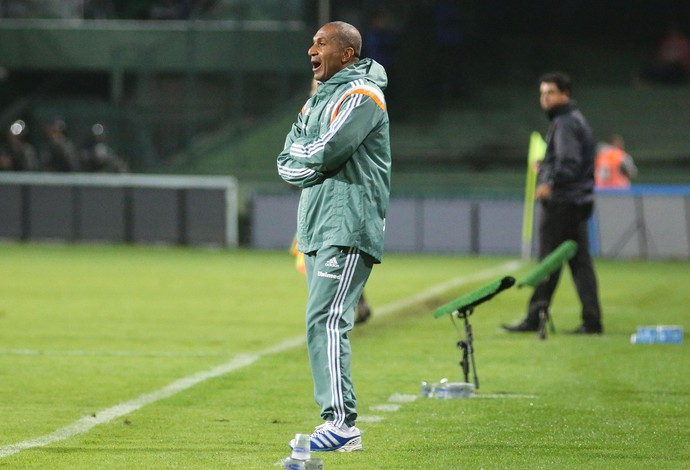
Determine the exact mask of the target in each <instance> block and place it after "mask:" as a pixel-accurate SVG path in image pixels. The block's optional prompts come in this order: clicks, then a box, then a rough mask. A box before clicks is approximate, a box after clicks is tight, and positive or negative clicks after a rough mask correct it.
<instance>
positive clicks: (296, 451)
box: [290, 434, 311, 461]
mask: <svg viewBox="0 0 690 470" xmlns="http://www.w3.org/2000/svg"><path fill="white" fill-rule="evenodd" d="M310 441H311V436H309V434H295V445H294V447H293V448H292V455H291V456H290V457H291V458H293V459H295V460H302V461H305V460H309V457H311V455H310V448H311V442H310Z"/></svg>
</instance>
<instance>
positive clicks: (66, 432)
mask: <svg viewBox="0 0 690 470" xmlns="http://www.w3.org/2000/svg"><path fill="white" fill-rule="evenodd" d="M521 265H522V262H521V261H511V262H508V263H505V264H503V265H501V266H498V267H496V268H491V269H487V270H484V271H479V272H477V273H475V274H472V275H469V276H462V277H457V278H455V279H452V280H450V281H448V282H445V283H443V284H439V285H437V286H434V287H432V288H430V289H428V290H426V291H424V292H421V293H419V294H417V295H414V296H412V297H409V298H408V299H404V300H401V301H399V302H394V303H392V304H388V305H385V306H383V307H379V308H377V310H376V313H377V316H381V315H388V314H390V313H393V312H395V311H396V310H399V309H402V308H405V307H407V306H409V305H412V304H415V303H419V302H422V301H424V300H426V299H428V298H431V297H433V296H436V295H439V294H442V293H443V292H445V291H446V290H449V289H452V288H455V287H458V286H461V285H463V284H467V283H469V282H473V281H480V280H484V279H486V278H489V277H492V276H495V275H498V274H502V273H504V272H505V271H506V270H510V269H517V268H518V267H520V266H521ZM304 342H305V338H304V337H299V338H293V339H290V340H287V341H283V342H282V343H278V344H276V345H275V346H272V347H269V348H266V349H264V350H263V351H259V352H257V353H255V354H239V355H237V356H236V357H235V358H233V359H232V360H231V361H230V362H227V363H225V364H221V365H219V366H216V367H214V368H212V369H209V370H206V371H202V372H198V373H196V374H193V375H190V376H188V377H183V378H181V379H179V380H176V381H174V382H172V383H171V384H169V385H167V386H165V387H163V388H161V389H159V390H156V391H154V392H151V393H146V394H144V395H140V396H138V397H137V398H135V399H133V400H130V401H127V402H124V403H120V404H118V405H115V406H113V407H110V408H106V409H104V410H101V411H99V412H97V413H96V414H95V415H94V416H82V417H81V418H79V419H78V420H76V421H74V422H73V423H71V424H68V425H67V426H65V427H63V428H60V429H57V430H55V431H53V432H51V433H50V434H46V435H43V436H40V437H37V438H35V439H30V440H28V441H23V442H18V443H16V444H9V445H6V446H3V447H0V459H1V458H4V457H8V456H10V455H14V454H17V453H19V452H21V451H23V450H26V449H31V448H34V447H43V446H46V445H50V444H54V443H56V442H60V441H64V440H66V439H69V438H71V437H74V436H77V435H79V434H84V433H86V432H88V431H90V430H91V429H92V428H94V427H95V426H98V425H99V424H104V423H108V422H110V421H112V420H114V419H116V418H119V417H121V416H124V415H127V414H129V413H132V412H134V411H137V410H139V409H141V408H143V407H144V406H146V405H150V404H151V403H155V402H157V401H159V400H163V399H165V398H169V397H171V396H173V395H176V394H177V393H180V392H182V391H184V390H187V389H189V388H191V387H193V386H194V385H197V384H199V383H201V382H204V381H206V380H208V379H212V378H215V377H220V376H221V375H225V374H228V373H230V372H233V371H235V370H238V369H241V368H243V367H246V366H248V365H251V364H253V363H254V362H256V361H257V360H259V359H260V358H261V357H263V356H267V355H270V354H277V353H282V352H285V351H288V350H290V349H292V348H295V347H297V346H300V345H302V344H304ZM362 418H364V419H361V418H360V419H361V420H362V421H369V422H375V421H380V420H382V419H383V418H381V417H379V416H370V417H366V418H365V417H362Z"/></svg>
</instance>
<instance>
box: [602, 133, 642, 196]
mask: <svg viewBox="0 0 690 470" xmlns="http://www.w3.org/2000/svg"><path fill="white" fill-rule="evenodd" d="M636 176H637V167H636V166H635V162H634V161H633V158H632V157H631V156H630V154H628V153H627V152H626V151H625V140H623V137H622V136H620V135H618V134H612V135H611V136H609V138H608V139H607V140H606V143H604V144H602V145H600V146H599V150H598V152H597V157H596V159H595V161H594V181H595V183H596V187H597V188H608V189H614V188H615V189H627V188H629V187H630V180H631V179H633V178H635V177H636Z"/></svg>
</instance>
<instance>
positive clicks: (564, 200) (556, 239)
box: [503, 72, 603, 334]
mask: <svg viewBox="0 0 690 470" xmlns="http://www.w3.org/2000/svg"><path fill="white" fill-rule="evenodd" d="M540 82H541V83H540V87H539V91H540V99H539V101H540V104H541V107H542V109H543V110H544V111H546V114H547V115H548V117H549V119H550V120H551V125H550V127H549V131H548V133H547V135H546V145H547V146H546V155H545V158H544V161H543V162H542V164H541V166H540V167H539V177H538V184H537V190H536V198H537V200H539V201H540V202H541V217H540V221H539V259H543V258H544V257H545V256H546V255H548V254H549V253H551V252H552V251H553V250H554V249H556V248H557V247H558V246H559V245H560V244H561V243H562V242H564V241H566V240H574V241H576V242H577V245H578V249H577V252H576V253H575V256H573V257H572V258H571V259H570V260H569V261H568V265H569V267H570V271H571V273H572V277H573V281H574V282H575V288H576V290H577V294H578V296H579V297H580V303H581V304H582V325H581V326H580V327H578V328H577V329H576V330H575V331H574V332H573V333H577V334H601V333H603V327H602V324H601V308H600V306H599V293H598V287H597V278H596V275H595V273H594V266H593V264H592V257H591V255H590V253H589V239H588V231H587V221H588V220H589V217H590V216H591V215H592V209H593V206H594V157H595V153H596V144H595V142H594V138H593V136H592V130H591V129H590V127H589V124H588V123H587V121H586V120H585V118H584V116H583V115H582V113H581V112H580V111H579V110H578V109H577V108H576V107H575V102H574V101H572V100H571V98H570V95H571V92H572V85H571V81H570V78H569V77H568V76H567V75H565V74H563V73H560V72H553V73H548V74H545V75H543V76H542V77H541V78H540ZM559 277H560V270H558V271H556V272H554V273H553V274H552V275H551V276H549V277H548V278H547V279H546V280H545V281H544V282H543V283H542V284H540V285H539V286H537V288H536V289H534V293H533V294H532V298H531V299H530V302H529V306H528V309H527V317H526V318H525V319H524V320H523V321H522V322H520V323H518V324H516V325H503V328H504V329H505V330H507V331H511V332H520V331H537V330H538V328H539V311H540V310H542V309H544V308H548V307H549V305H550V303H551V298H552V297H553V294H554V292H555V290H556V286H557V285H558V279H559Z"/></svg>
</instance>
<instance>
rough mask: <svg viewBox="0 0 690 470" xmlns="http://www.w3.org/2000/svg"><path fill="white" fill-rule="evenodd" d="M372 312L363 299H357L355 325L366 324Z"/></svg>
mask: <svg viewBox="0 0 690 470" xmlns="http://www.w3.org/2000/svg"><path fill="white" fill-rule="evenodd" d="M371 314H372V311H371V308H369V304H367V302H366V300H364V297H361V298H360V299H359V302H358V304H357V314H356V316H355V325H359V324H361V323H364V322H366V321H367V320H368V319H369V317H371Z"/></svg>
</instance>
